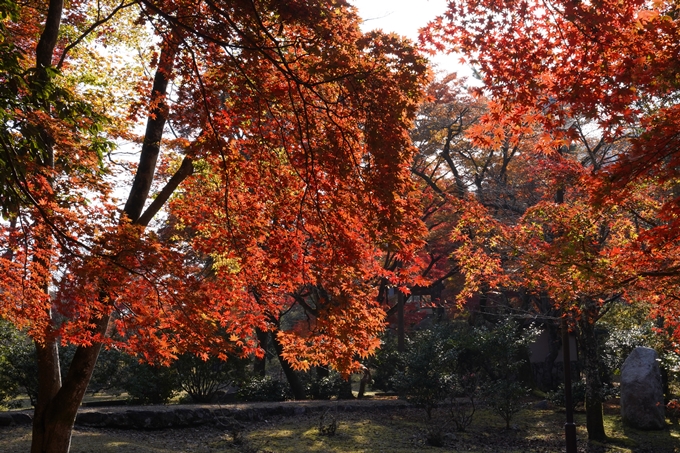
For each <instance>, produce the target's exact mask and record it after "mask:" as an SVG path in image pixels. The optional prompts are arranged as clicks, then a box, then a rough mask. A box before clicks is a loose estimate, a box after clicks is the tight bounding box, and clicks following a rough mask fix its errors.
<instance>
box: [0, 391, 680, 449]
mask: <svg viewBox="0 0 680 453" xmlns="http://www.w3.org/2000/svg"><path fill="white" fill-rule="evenodd" d="M302 404H304V403H302ZM315 404H319V403H315ZM323 404H325V405H326V406H327V409H328V411H327V412H323V411H320V412H309V411H308V412H307V413H305V414H303V415H297V416H272V417H271V418H269V419H264V420H259V421H257V422H249V423H244V422H234V421H233V420H224V421H223V422H224V423H223V424H222V425H210V426H202V427H196V428H184V429H167V430H157V431H140V430H115V429H93V428H81V427H78V428H76V429H75V431H74V434H73V442H72V448H71V451H72V452H73V453H109V452H119V453H128V452H150V453H169V452H198V453H202V452H240V453H256V452H260V453H284V452H285V453H349V452H352V453H373V452H375V453H381V452H385V453H387V452H390V453H392V452H394V453H405V452H435V451H437V452H441V451H456V452H470V453H478V452H479V453H481V452H517V453H520V452H522V453H524V452H537V453H538V452H545V453H548V452H549V453H554V452H560V451H564V434H563V433H564V428H563V426H564V419H565V414H564V412H562V411H560V410H558V409H554V408H548V409H536V408H534V407H529V408H527V409H525V410H523V411H522V412H521V413H520V414H518V415H517V416H516V418H515V420H514V421H513V423H512V429H510V430H506V429H504V422H503V421H502V420H501V419H500V417H498V416H496V415H495V414H492V413H491V412H489V411H488V410H486V409H481V410H478V411H477V412H476V413H475V418H474V421H473V423H472V425H471V426H470V427H469V428H468V429H467V431H466V432H456V431H455V429H453V426H452V425H451V423H450V422H449V421H448V417H447V411H446V410H445V409H444V408H441V409H438V410H436V411H435V412H434V414H433V418H432V420H427V419H426V415H425V411H424V410H422V409H418V408H407V409H404V408H386V407H384V405H381V406H380V407H381V408H380V409H379V410H372V409H371V408H370V403H369V404H365V405H363V404H362V407H361V408H360V409H358V410H353V411H344V412H342V411H338V410H334V407H337V406H334V404H336V405H337V403H334V402H326V403H323ZM529 406H531V403H529ZM122 409H124V408H121V410H122ZM322 414H325V417H324V420H323V424H324V426H326V427H329V426H330V425H331V424H332V423H333V422H335V426H336V429H335V432H334V434H333V435H323V434H322V433H321V432H320V430H319V424H320V422H321V415H322ZM576 423H577V426H578V428H577V429H578V444H579V452H580V453H609V452H620V453H624V452H625V453H651V452H654V453H680V426H678V424H677V423H675V424H670V426H669V427H668V428H667V429H665V430H662V431H655V432H642V431H636V430H632V429H629V428H626V427H624V426H623V425H622V424H621V422H620V417H619V416H618V410H617V406H616V405H615V404H609V405H608V407H607V408H606V415H605V424H606V425H605V426H606V430H607V434H608V435H609V436H610V441H609V442H607V443H603V444H600V443H589V442H587V440H586V439H587V433H586V431H585V427H584V426H583V425H584V424H585V414H583V413H577V415H576ZM433 440H435V441H439V443H441V446H440V447H436V446H432V445H430V443H432V441H433ZM29 445H30V427H28V426H9V427H2V428H0V451H1V452H6V453H19V452H26V451H28V450H29Z"/></svg>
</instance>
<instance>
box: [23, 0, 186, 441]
mask: <svg viewBox="0 0 680 453" xmlns="http://www.w3.org/2000/svg"><path fill="white" fill-rule="evenodd" d="M63 3H64V2H63V0H50V2H49V6H48V13H47V17H46V20H45V28H44V30H43V32H42V34H41V37H40V40H39V42H38V45H37V48H36V68H37V70H38V75H39V80H40V81H42V82H43V83H46V82H47V72H46V70H45V68H47V67H49V66H50V65H51V64H52V57H53V53H54V48H55V46H56V42H57V38H58V35H59V29H60V24H61V16H62V11H63ZM172 39H176V36H175V35H174V34H173V35H172ZM176 49H177V44H176V42H166V43H164V46H163V49H162V51H161V56H160V64H159V67H158V69H157V72H156V77H155V79H154V85H153V91H152V99H153V100H154V101H155V102H157V103H158V106H157V107H156V108H155V109H154V110H153V111H152V112H151V113H152V114H151V115H150V117H149V122H148V123H147V128H146V132H145V140H144V144H143V146H142V156H141V158H140V165H139V167H138V171H137V174H136V176H135V180H134V182H133V187H132V189H131V191H130V195H129V198H128V202H127V203H126V205H125V214H126V215H127V217H128V218H129V219H130V220H132V221H133V222H135V221H137V220H138V219H139V216H140V214H141V212H142V209H143V207H144V204H145V202H146V199H147V197H148V193H149V187H150V186H151V182H152V180H153V177H154V172H155V165H156V161H157V157H158V152H159V146H160V139H161V136H162V133H163V129H164V126H165V117H166V114H167V112H166V110H167V107H166V104H165V102H164V99H165V95H166V91H167V85H168V81H169V78H170V74H171V72H172V70H173V67H174V66H173V65H174V59H175V54H176ZM41 137H42V142H43V143H44V144H45V146H46V147H47V148H48V149H46V151H47V155H48V159H47V161H46V162H44V163H43V165H45V166H52V165H53V162H52V160H53V159H52V149H51V147H52V144H53V140H52V137H49V135H48V134H47V132H45V131H41ZM46 291H47V290H46ZM109 319H110V313H102V318H100V319H98V320H94V322H95V328H94V330H95V333H98V334H101V335H104V334H105V333H106V330H107V328H108V324H109ZM48 338H49V335H48ZM57 342H58V339H49V340H47V341H45V342H44V343H42V344H40V343H36V352H37V361H38V389H39V390H38V400H37V402H36V406H35V411H34V416H33V437H32V440H31V453H48V452H50V453H52V452H53V453H68V451H69V449H70V446H71V433H72V431H73V424H74V423H75V418H76V414H77V411H78V407H80V404H81V402H82V399H83V396H84V395H85V391H86V390H87V386H88V384H89V382H90V378H91V376H92V372H93V371H94V366H95V364H96V362H97V358H98V356H99V352H100V350H101V343H93V344H92V345H91V346H88V347H83V346H80V347H78V348H77V350H76V353H75V355H74V357H73V361H72V362H71V365H70V367H69V371H68V374H67V375H66V378H65V379H64V380H63V383H62V381H61V370H60V367H59V354H58V346H57V344H58V343H57Z"/></svg>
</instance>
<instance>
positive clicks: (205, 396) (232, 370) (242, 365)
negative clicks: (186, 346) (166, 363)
mask: <svg viewBox="0 0 680 453" xmlns="http://www.w3.org/2000/svg"><path fill="white" fill-rule="evenodd" d="M247 364H248V359H241V358H238V357H234V358H230V359H229V360H227V361H224V360H220V359H218V358H217V357H211V358H209V359H208V360H203V359H201V358H199V357H196V356H195V355H193V354H188V353H187V354H183V355H181V356H180V357H179V358H178V360H177V361H176V362H175V363H174V364H173V367H174V368H175V369H176V370H177V380H178V384H179V387H180V388H181V389H182V390H184V391H185V392H187V394H188V395H189V397H190V398H191V400H192V401H193V402H195V403H210V402H215V401H216V400H217V398H218V395H219V394H220V393H222V392H223V391H224V390H225V389H226V388H227V387H229V386H230V385H232V384H236V385H238V384H241V383H242V382H244V381H245V380H246V366H247Z"/></svg>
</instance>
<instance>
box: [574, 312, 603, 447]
mask: <svg viewBox="0 0 680 453" xmlns="http://www.w3.org/2000/svg"><path fill="white" fill-rule="evenodd" d="M592 305H594V302H593V301H586V304H585V307H584V309H583V312H582V315H581V318H580V319H579V323H578V324H579V330H580V334H581V335H580V341H579V346H580V348H581V354H582V357H583V371H584V373H585V376H586V428H587V429H588V439H590V440H597V441H603V440H606V439H607V435H606V434H605V431H604V418H603V415H602V400H603V388H602V380H601V378H600V366H599V365H600V356H599V348H598V344H597V336H596V334H595V317H594V316H593V313H592V309H593V308H594V307H593V306H592Z"/></svg>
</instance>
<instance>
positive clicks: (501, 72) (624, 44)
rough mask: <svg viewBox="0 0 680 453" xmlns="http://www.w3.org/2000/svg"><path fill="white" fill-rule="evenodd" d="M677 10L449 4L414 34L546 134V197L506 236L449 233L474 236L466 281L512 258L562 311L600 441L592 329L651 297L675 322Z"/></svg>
mask: <svg viewBox="0 0 680 453" xmlns="http://www.w3.org/2000/svg"><path fill="white" fill-rule="evenodd" d="M677 8H678V6H677V3H676V2H671V1H653V2H647V1H631V2H614V1H611V2H610V1H601V2H578V1H568V0H564V1H555V2H542V1H494V0H489V1H475V2H472V1H452V2H450V3H449V9H448V11H447V12H446V13H445V14H444V15H443V16H442V17H440V18H438V19H436V20H435V21H434V22H433V23H432V24H431V26H430V27H429V28H428V29H427V30H425V31H424V33H423V36H422V37H423V39H424V40H426V41H428V42H430V43H431V44H433V45H434V46H435V47H436V48H439V49H445V48H448V49H455V50H460V51H462V52H463V53H464V54H465V55H466V58H467V59H468V60H469V61H470V62H472V63H473V64H475V65H477V66H478V67H479V69H480V73H481V74H482V77H483V79H484V82H485V86H484V88H483V90H484V91H486V92H487V93H488V94H489V96H490V97H491V98H492V99H493V100H494V102H496V103H497V104H498V106H499V108H498V111H499V114H498V115H496V116H495V117H494V118H492V120H493V121H499V120H501V119H503V120H504V121H508V120H509V121H511V122H514V123H515V124H516V125H522V124H529V125H534V126H535V127H538V128H540V130H542V131H543V133H542V135H541V136H540V137H539V139H538V140H537V142H536V146H535V149H534V152H535V155H536V156H537V157H538V158H540V166H539V168H541V169H543V170H545V178H546V181H548V182H549V185H550V187H551V188H552V189H551V191H552V193H547V194H546V195H545V199H544V201H543V202H542V203H539V204H538V205H537V206H535V207H533V208H531V209H530V211H529V212H527V214H526V215H525V216H524V217H523V219H522V221H521V222H520V223H519V225H518V226H516V227H514V228H511V229H508V228H505V226H503V225H500V224H498V223H493V222H492V223H489V224H488V225H486V226H485V227H484V228H485V231H479V227H478V226H476V225H478V223H479V220H478V219H479V217H477V218H475V219H472V218H470V219H469V221H468V222H467V223H466V224H465V225H464V226H465V227H466V228H468V230H467V231H465V229H463V230H459V231H457V233H456V234H463V236H461V238H464V239H465V240H469V239H470V238H471V237H472V236H470V234H469V233H470V232H471V231H475V232H478V233H483V234H480V235H479V239H478V240H477V244H474V242H475V241H474V240H473V241H470V242H468V244H469V247H468V251H467V253H466V254H461V256H460V258H461V259H463V260H465V261H466V262H467V263H468V264H469V268H468V270H469V271H470V274H471V275H475V276H476V277H475V278H473V279H472V280H471V283H472V284H473V286H475V285H477V284H478V283H479V282H480V281H482V280H484V281H492V282H495V283H496V284H501V282H502V281H506V282H507V279H508V278H510V277H509V276H508V275H507V273H506V272H504V269H503V264H502V263H503V260H504V259H505V258H512V259H519V260H520V261H521V263H519V264H517V265H516V267H515V268H514V269H515V270H518V271H519V272H517V274H522V275H523V277H522V280H523V283H522V284H523V285H528V286H529V287H532V286H533V287H535V288H542V289H543V290H545V291H547V292H548V293H549V294H550V296H551V298H553V300H554V301H555V302H557V303H559V304H560V305H561V307H562V310H563V312H565V313H567V312H569V311H570V310H572V312H573V316H574V317H576V319H577V320H578V323H577V324H578V328H579V329H580V331H581V335H582V337H583V338H582V348H583V349H582V350H583V351H584V353H585V356H586V357H585V359H586V370H585V371H586V376H587V380H588V390H587V396H586V399H587V401H586V405H587V410H588V417H587V425H588V432H589V436H590V437H591V438H603V437H604V436H605V433H604V429H603V426H602V415H601V398H600V397H599V395H598V391H597V386H598V381H597V379H596V377H595V375H596V374H597V369H596V366H595V365H596V363H597V350H596V338H595V336H594V333H593V329H594V323H595V322H596V321H597V319H599V317H600V316H601V314H602V313H603V311H604V310H606V306H607V304H608V303H609V302H611V301H612V300H615V299H617V298H621V297H623V298H625V299H626V300H628V301H634V300H635V299H636V298H642V297H645V298H648V299H651V300H653V301H654V302H655V304H654V306H655V307H657V308H656V309H654V310H653V312H652V313H651V314H652V315H657V316H658V315H659V314H663V315H664V318H665V320H666V321H667V322H669V323H670V324H671V327H672V324H673V322H674V321H673V318H675V317H674V316H668V311H669V310H673V312H675V310H677V304H676V301H677V296H676V295H675V287H677V264H676V263H677V258H676V257H677V251H678V247H677V246H678V243H677V240H676V239H675V237H676V236H677V215H676V213H677V206H678V204H677V194H676V192H675V190H674V187H675V186H676V185H677V173H676V172H677V166H676V165H675V162H676V160H677V153H676V152H675V144H674V143H675V140H676V136H677V102H676V101H675V99H676V97H677V80H676V78H675V76H674V75H673V74H675V73H676V72H677V59H676V58H674V56H673V55H675V53H676V52H677V45H678V39H677V38H678V21H677ZM588 128H589V129H590V130H591V131H595V132H596V133H595V134H594V135H595V138H594V139H593V138H592V137H591V138H589V137H588V133H587V130H588ZM575 148H576V149H575ZM556 201H557V203H556ZM479 215H484V212H483V211H479ZM487 219H489V217H488V216H487ZM489 225H493V227H489ZM501 243H503V244H505V245H506V246H507V248H506V249H505V252H502V251H501V250H500V249H499V247H498V245H499V244H501ZM520 245H521V246H520ZM513 250H514V251H513ZM492 251H493V252H492ZM461 253H462V252H461ZM505 270H507V268H506V269H505ZM524 272H530V275H526V274H524ZM528 277H530V278H528ZM476 279H478V280H476ZM664 312H665V313H664ZM676 335H678V331H677V330H676Z"/></svg>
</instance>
